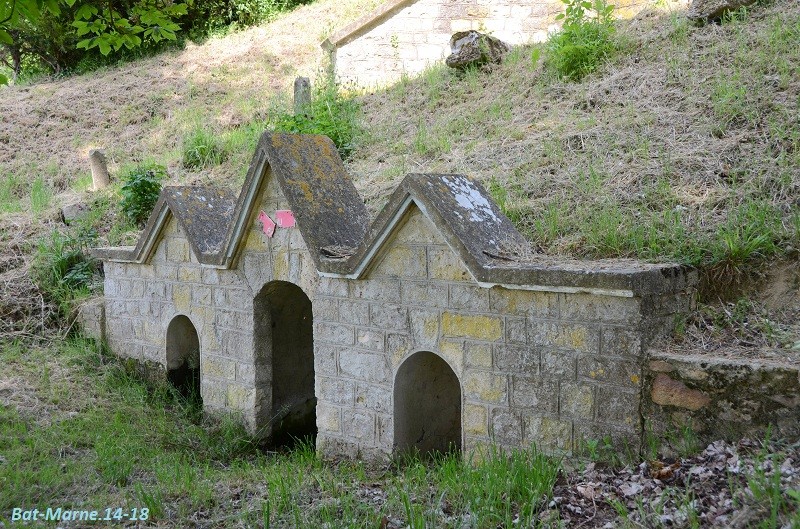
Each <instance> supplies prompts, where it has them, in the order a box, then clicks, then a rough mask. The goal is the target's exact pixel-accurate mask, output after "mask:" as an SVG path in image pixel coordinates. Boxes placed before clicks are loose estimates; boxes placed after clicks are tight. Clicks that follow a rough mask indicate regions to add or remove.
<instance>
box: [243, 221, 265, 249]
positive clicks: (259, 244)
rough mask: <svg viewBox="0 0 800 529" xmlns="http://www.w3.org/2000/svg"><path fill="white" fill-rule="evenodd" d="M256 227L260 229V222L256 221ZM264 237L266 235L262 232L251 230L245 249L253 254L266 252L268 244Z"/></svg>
mask: <svg viewBox="0 0 800 529" xmlns="http://www.w3.org/2000/svg"><path fill="white" fill-rule="evenodd" d="M256 227H258V221H256ZM264 237H265V235H264V234H263V232H261V231H260V230H257V229H256V230H250V233H248V234H247V241H245V244H244V247H245V249H246V250H250V251H251V252H266V251H267V243H266V242H265V241H264Z"/></svg>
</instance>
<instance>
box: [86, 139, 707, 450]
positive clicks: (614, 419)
mask: <svg viewBox="0 0 800 529" xmlns="http://www.w3.org/2000/svg"><path fill="white" fill-rule="evenodd" d="M295 222H296V224H295ZM525 246H526V243H525V240H524V239H523V237H522V236H521V235H520V234H519V233H518V232H517V231H516V230H515V229H514V227H513V226H512V224H511V223H510V221H509V220H508V219H507V218H506V217H505V216H504V215H503V214H502V213H501V212H500V210H499V208H498V207H497V206H496V205H495V203H494V202H493V201H492V200H491V198H490V197H489V196H488V194H487V193H486V192H485V191H484V189H483V188H482V187H481V186H480V184H478V183H477V182H476V181H474V180H472V179H471V178H469V177H466V176H463V175H441V174H410V175H408V176H406V178H405V179H404V180H403V181H402V183H401V184H400V185H399V187H398V188H397V190H396V191H395V192H394V193H393V195H392V196H391V197H390V199H389V201H388V203H387V205H386V206H385V207H384V209H383V210H382V212H381V213H380V214H379V215H378V217H377V218H376V219H375V220H374V221H373V222H371V223H370V222H369V219H368V214H367V211H366V209H365V207H364V204H363V201H362V200H361V198H360V196H359V195H358V193H357V191H356V189H355V187H354V186H353V184H352V182H351V180H350V179H349V178H348V176H347V175H346V173H345V170H344V167H343V164H342V162H341V160H340V158H339V156H338V154H337V152H336V149H335V147H334V146H333V144H332V143H331V142H330V140H329V139H328V138H325V137H322V136H300V135H285V134H270V133H265V134H264V136H263V137H262V139H261V141H260V143H259V146H258V148H257V151H256V154H255V157H254V159H253V162H252V165H251V166H250V170H249V173H248V176H247V179H246V181H245V183H244V186H243V188H242V191H241V193H240V194H239V196H238V197H236V196H234V195H232V194H230V193H228V192H227V191H221V190H218V189H213V188H205V187H170V188H165V189H164V190H163V191H162V194H161V197H160V198H159V201H158V203H157V205H156V207H155V210H154V212H153V213H152V216H151V218H150V220H149V222H148V224H147V226H146V227H145V230H144V232H143V234H142V236H141V239H140V241H139V243H138V244H137V246H136V247H125V248H101V249H96V250H95V254H96V255H97V256H99V257H101V258H102V259H103V260H104V261H105V331H104V332H105V337H106V340H107V342H108V343H109V345H110V346H111V348H112V349H113V350H114V351H115V352H116V353H117V354H119V355H122V356H125V357H130V358H134V359H137V360H139V361H141V362H144V363H155V364H158V365H161V366H163V367H164V368H165V369H166V370H167V374H168V376H169V377H170V379H172V380H173V381H174V382H175V383H176V384H183V385H184V386H187V385H188V386H191V385H192V384H194V385H195V389H197V390H199V391H200V393H201V395H202V400H203V405H204V406H205V408H207V409H216V410H229V411H235V412H237V413H239V414H241V416H242V417H243V419H244V420H245V421H246V423H247V425H248V426H249V427H250V429H251V430H253V431H256V432H258V433H260V434H261V435H264V436H272V438H273V439H276V440H277V439H280V438H281V437H282V436H286V435H290V434H292V435H298V434H303V433H309V432H313V431H314V430H315V429H316V430H317V438H316V439H317V446H318V449H319V451H320V452H321V453H322V454H325V455H349V456H356V455H361V456H364V457H371V458H378V459H380V458H385V457H387V456H388V455H389V454H391V453H392V452H393V451H394V450H402V449H405V448H410V447H416V448H419V449H421V450H423V451H426V450H433V449H446V448H448V447H453V446H454V447H458V448H461V449H463V450H466V451H470V450H472V449H475V448H477V447H480V446H481V445H484V444H486V443H489V442H491V441H494V442H496V443H498V444H500V445H502V446H505V447H521V446H528V445H529V444H530V443H532V442H535V443H537V444H539V445H540V446H542V447H544V448H546V449H548V450H551V451H570V450H572V449H573V448H574V447H575V445H576V443H578V442H579V441H580V439H582V438H594V439H596V438H600V437H603V436H606V435H608V436H611V437H612V438H613V439H615V440H618V441H620V442H621V441H625V442H628V443H630V444H631V445H633V446H637V445H638V444H639V443H640V440H641V435H642V432H643V419H642V416H641V412H640V406H641V404H642V400H643V399H642V395H643V385H642V384H643V378H644V366H645V358H644V350H645V347H646V344H647V342H648V341H649V340H650V339H651V338H653V337H654V336H657V335H658V334H660V333H662V332H665V331H668V330H669V329H670V328H671V327H672V324H673V321H674V319H675V316H676V315H677V314H680V313H683V312H685V311H687V310H688V308H689V299H690V293H691V290H692V288H693V287H692V285H693V282H694V281H695V277H694V273H693V272H691V271H688V270H686V269H684V268H682V267H679V266H675V265H645V264H640V263H636V262H630V261H625V262H603V263H584V262H566V261H537V260H536V259H533V258H530V257H529V258H527V259H521V258H519V257H517V253H515V251H516V250H518V249H519V248H522V247H525ZM198 360H199V370H197V367H198V366H197V362H198ZM192 370H195V371H192Z"/></svg>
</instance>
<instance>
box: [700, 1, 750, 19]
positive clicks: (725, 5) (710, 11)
mask: <svg viewBox="0 0 800 529" xmlns="http://www.w3.org/2000/svg"><path fill="white" fill-rule="evenodd" d="M753 2H755V0H693V1H692V4H691V5H690V6H689V10H688V11H687V12H686V16H687V17H689V20H692V21H693V22H710V21H713V20H719V19H720V18H722V16H723V15H724V14H725V13H727V12H729V11H736V10H737V9H739V8H740V7H745V6H749V5H750V4H752V3H753Z"/></svg>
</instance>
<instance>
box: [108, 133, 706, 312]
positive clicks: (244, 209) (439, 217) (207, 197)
mask: <svg viewBox="0 0 800 529" xmlns="http://www.w3.org/2000/svg"><path fill="white" fill-rule="evenodd" d="M269 175H272V176H274V177H275V178H276V179H277V182H278V184H279V186H280V188H281V190H282V191H283V193H284V195H285V196H286V199H287V201H288V202H289V205H290V207H291V208H292V211H293V213H294V215H295V218H296V219H297V227H298V229H299V230H300V232H301V234H302V236H303V239H304V241H305V244H306V246H307V248H308V250H309V253H310V255H311V258H312V259H313V261H314V264H315V266H316V268H317V271H318V273H319V274H320V275H323V276H328V277H344V278H350V279H358V278H360V277H363V276H364V275H365V274H366V271H367V270H368V269H369V267H370V265H371V264H372V263H373V261H374V259H375V258H376V256H377V255H378V254H379V253H380V250H381V248H382V247H383V246H384V244H385V243H386V242H387V241H389V240H390V239H391V235H392V234H393V233H394V232H395V231H396V230H398V229H399V228H400V227H401V226H402V224H403V222H404V219H405V218H406V216H407V213H408V212H409V211H410V209H411V208H413V207H417V208H419V209H420V210H421V211H422V212H423V213H424V214H425V215H426V216H427V217H428V218H429V219H430V220H431V222H432V223H433V224H434V226H436V227H437V229H438V230H439V231H440V233H441V234H442V236H443V237H444V239H445V241H446V242H447V244H448V245H449V246H450V247H451V248H452V249H453V250H454V251H455V252H456V253H457V254H458V255H459V257H460V258H461V259H462V261H463V262H464V264H465V265H466V267H467V269H468V270H469V271H470V273H471V274H472V276H473V277H474V279H475V280H476V282H478V283H479V284H481V285H483V286H487V287H488V286H494V285H502V286H507V287H512V288H524V289H529V290H548V291H563V292H593V293H603V294H608V295H616V296H626V297H631V296H639V295H644V294H657V293H663V292H671V291H676V290H682V289H684V288H686V287H687V286H690V285H691V284H692V283H693V282H694V281H695V280H696V274H695V273H693V272H691V270H690V269H689V268H687V267H683V266H679V265H675V264H646V263H640V262H637V261H632V260H605V261H575V260H569V259H555V258H552V257H544V256H538V255H535V254H530V253H529V252H518V253H521V255H517V254H516V253H514V252H513V251H509V249H512V250H513V249H515V248H521V249H525V248H528V247H529V245H528V243H527V241H526V239H525V238H524V237H523V236H522V235H521V234H520V233H519V232H518V231H517V230H516V228H515V227H514V225H513V224H512V223H511V221H510V220H508V218H507V217H506V216H505V215H504V214H503V213H502V211H501V210H500V208H499V207H498V206H497V204H496V203H495V202H494V201H493V200H492V198H491V196H490V195H489V194H488V193H487V192H486V190H485V189H484V188H483V186H482V185H481V184H480V183H479V182H478V181H477V180H475V179H473V178H471V177H469V176H466V175H460V174H420V173H412V174H409V175H407V176H406V177H405V178H404V179H403V181H402V182H401V183H400V185H399V186H398V187H397V189H396V190H395V191H394V193H392V195H391V197H390V199H389V201H388V203H387V204H386V206H385V207H384V208H383V210H382V211H381V212H380V213H379V215H378V216H377V218H376V219H375V220H374V222H372V223H371V224H370V223H369V215H368V213H367V210H366V207H365V206H364V203H363V200H362V199H361V197H360V195H359V194H358V191H357V190H356V189H355V186H354V185H353V183H352V180H351V179H350V178H349V176H348V175H347V173H346V171H345V169H344V164H343V163H342V160H341V158H340V157H339V155H338V153H337V151H336V148H335V146H334V145H333V142H331V140H330V139H329V138H327V137H325V136H314V135H295V134H277V133H270V132H266V133H264V134H263V135H262V137H261V140H260V141H259V145H258V147H257V149H256V153H255V156H254V157H253V162H252V163H251V165H250V170H249V172H248V176H247V178H246V180H245V183H244V185H243V186H242V191H241V193H240V194H239V197H238V199H236V200H235V202H234V200H233V196H232V195H231V194H230V193H229V192H227V191H224V190H218V189H215V188H210V187H168V188H165V189H164V190H163V191H162V193H161V196H160V198H159V201H158V203H157V205H156V208H155V210H154V211H153V213H152V215H151V217H150V219H149V221H148V223H147V225H146V227H145V229H144V231H143V233H142V236H141V238H140V240H139V243H138V244H137V245H136V246H135V247H134V248H131V247H115V248H96V249H93V251H92V254H93V255H94V256H96V257H98V258H100V259H104V260H110V261H120V262H135V263H145V262H147V261H148V260H149V259H150V257H151V256H152V254H153V252H154V251H155V249H156V246H157V244H158V240H159V234H160V233H161V230H163V228H164V227H165V226H166V223H167V221H168V219H169V216H170V215H174V216H175V217H176V218H177V219H178V222H179V223H180V225H181V226H183V227H184V229H185V231H186V233H187V237H188V238H189V241H190V244H191V246H192V249H193V250H194V252H195V255H196V256H197V259H198V261H199V262H200V263H201V264H203V265H207V266H212V267H217V268H233V267H234V266H235V265H236V260H237V258H238V256H239V253H240V252H241V247H242V244H243V240H244V235H245V234H246V232H247V230H248V229H249V226H250V225H251V224H252V222H253V221H254V219H255V216H256V214H257V211H256V209H257V206H258V198H259V196H260V193H261V191H262V190H263V189H264V186H265V184H266V181H267V178H268V177H269Z"/></svg>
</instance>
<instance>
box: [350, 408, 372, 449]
mask: <svg viewBox="0 0 800 529" xmlns="http://www.w3.org/2000/svg"><path fill="white" fill-rule="evenodd" d="M342 416H343V417H342V433H343V434H344V435H345V436H347V437H348V438H349V439H352V440H353V441H357V442H358V443H359V444H362V443H363V444H364V445H366V446H374V445H375V414H374V413H372V412H370V411H367V410H363V411H355V410H343V413H342Z"/></svg>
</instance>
